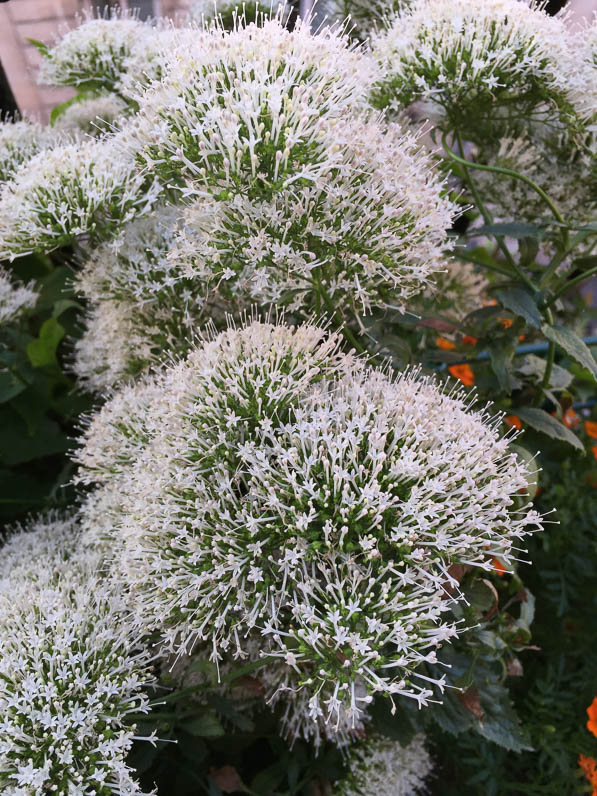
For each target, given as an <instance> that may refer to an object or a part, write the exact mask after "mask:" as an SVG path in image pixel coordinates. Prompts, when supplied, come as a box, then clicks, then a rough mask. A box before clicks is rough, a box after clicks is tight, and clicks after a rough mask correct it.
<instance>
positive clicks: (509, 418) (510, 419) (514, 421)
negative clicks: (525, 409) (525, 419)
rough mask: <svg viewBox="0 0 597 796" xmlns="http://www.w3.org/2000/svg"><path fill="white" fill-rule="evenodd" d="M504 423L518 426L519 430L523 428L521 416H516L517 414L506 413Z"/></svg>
mask: <svg viewBox="0 0 597 796" xmlns="http://www.w3.org/2000/svg"><path fill="white" fill-rule="evenodd" d="M504 423H507V424H508V425H509V426H513V427H514V428H517V429H518V430H519V431H520V429H521V428H522V420H521V419H520V418H519V417H516V415H506V417H505V418H504Z"/></svg>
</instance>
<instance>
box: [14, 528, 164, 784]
mask: <svg viewBox="0 0 597 796" xmlns="http://www.w3.org/2000/svg"><path fill="white" fill-rule="evenodd" d="M78 534H79V532H78V528H77V524H76V521H75V519H74V518H72V517H65V518H63V517H60V516H50V517H48V518H47V519H45V520H43V519H42V520H37V521H36V522H35V523H33V526H32V527H31V528H29V529H27V530H21V531H20V532H19V531H18V532H17V533H16V534H15V535H13V536H12V537H10V538H9V540H8V542H7V543H6V545H5V546H4V548H3V549H2V561H1V564H0V649H1V652H2V654H1V655H0V715H1V717H2V718H1V721H0V723H1V728H2V730H1V733H0V785H1V786H2V791H3V793H8V794H17V793H18V794H22V795H23V796H39V794H40V793H46V792H48V793H50V792H51V793H56V794H63V796H70V795H71V794H79V795H80V796H92V794H93V796H109V795H110V794H121V795H123V794H124V795H125V796H133V794H141V790H140V789H139V786H138V785H137V783H136V782H135V781H134V780H133V779H132V776H131V773H132V772H131V769H130V768H129V767H128V766H127V764H126V762H125V760H126V755H127V753H128V751H129V749H130V748H131V745H132V741H133V739H134V737H135V727H134V725H132V726H130V725H129V723H128V720H127V716H128V714H132V713H139V712H142V713H145V712H147V709H148V701H147V697H146V696H145V694H144V693H143V688H144V687H145V686H146V685H149V684H150V683H151V676H150V674H149V668H148V666H149V662H150V658H149V655H148V654H147V653H145V652H142V651H139V645H138V637H137V635H136V632H134V631H132V629H131V626H130V623H129V622H128V620H127V618H126V616H127V612H126V601H125V600H124V599H123V598H122V597H121V596H119V595H117V594H116V593H115V592H114V591H113V590H112V589H111V588H110V587H109V585H107V584H106V583H105V582H103V581H102V580H101V579H100V578H99V577H98V575H97V574H96V567H97V563H98V560H97V557H96V556H94V555H92V554H77V553H76V552H75V550H76V546H77V542H78Z"/></svg>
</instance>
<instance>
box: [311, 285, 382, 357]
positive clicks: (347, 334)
mask: <svg viewBox="0 0 597 796" xmlns="http://www.w3.org/2000/svg"><path fill="white" fill-rule="evenodd" d="M315 285H316V290H317V293H318V294H319V295H320V296H321V298H322V299H323V303H324V304H325V308H326V309H327V311H328V312H329V313H330V318H331V319H332V320H333V319H334V316H335V315H336V308H335V307H334V302H333V301H332V299H331V298H330V295H329V293H328V292H327V290H326V289H325V288H324V286H323V285H322V284H321V282H320V281H319V280H317V281H316V282H315ZM336 329H337V330H338V331H339V332H340V333H341V334H342V336H343V337H344V339H345V340H346V341H347V342H348V343H349V344H350V345H351V346H352V347H353V348H354V349H355V351H356V352H357V353H358V354H367V355H368V353H369V352H368V351H367V349H366V348H365V347H364V346H363V345H362V344H361V343H360V342H359V341H358V340H357V338H356V337H355V335H354V334H353V332H352V330H351V329H349V328H348V327H347V326H346V324H345V323H341V324H337V325H336Z"/></svg>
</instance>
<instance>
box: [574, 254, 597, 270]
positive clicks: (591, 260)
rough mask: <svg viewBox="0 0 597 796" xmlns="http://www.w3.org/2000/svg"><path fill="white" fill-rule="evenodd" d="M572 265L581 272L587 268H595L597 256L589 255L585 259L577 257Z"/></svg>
mask: <svg viewBox="0 0 597 796" xmlns="http://www.w3.org/2000/svg"><path fill="white" fill-rule="evenodd" d="M572 265H573V266H574V267H575V268H577V269H579V270H581V271H587V270H588V269H589V268H595V266H596V265H597V254H590V255H588V256H587V257H578V258H577V259H576V260H574V262H573V263H572Z"/></svg>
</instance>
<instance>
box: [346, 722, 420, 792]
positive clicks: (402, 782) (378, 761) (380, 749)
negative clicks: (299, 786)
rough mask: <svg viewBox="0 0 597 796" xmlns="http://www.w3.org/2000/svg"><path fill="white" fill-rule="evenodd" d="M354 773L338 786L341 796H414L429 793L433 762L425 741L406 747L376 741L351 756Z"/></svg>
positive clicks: (356, 750) (384, 741) (388, 740)
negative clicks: (428, 784)
mask: <svg viewBox="0 0 597 796" xmlns="http://www.w3.org/2000/svg"><path fill="white" fill-rule="evenodd" d="M349 761H350V773H349V775H348V777H347V778H346V780H345V781H343V782H340V783H339V785H336V789H335V791H334V793H336V794H337V796H366V794H373V793H375V796H414V795H415V794H417V793H425V792H426V787H425V783H426V780H427V779H428V778H429V775H430V774H431V772H432V770H433V761H432V759H431V756H430V754H429V752H428V751H427V749H426V748H425V737H424V736H423V735H416V736H415V737H414V738H413V740H412V741H411V742H410V743H409V744H407V745H406V746H402V745H401V744H400V743H398V742H397V741H392V740H390V739H388V738H383V737H374V738H372V739H370V740H368V741H366V742H365V743H364V744H359V745H357V746H355V747H354V748H353V749H352V750H351V751H350V753H349Z"/></svg>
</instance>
